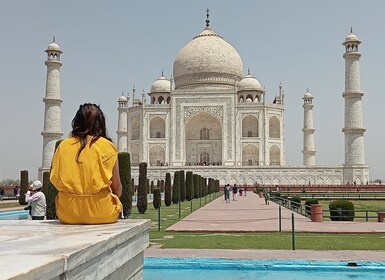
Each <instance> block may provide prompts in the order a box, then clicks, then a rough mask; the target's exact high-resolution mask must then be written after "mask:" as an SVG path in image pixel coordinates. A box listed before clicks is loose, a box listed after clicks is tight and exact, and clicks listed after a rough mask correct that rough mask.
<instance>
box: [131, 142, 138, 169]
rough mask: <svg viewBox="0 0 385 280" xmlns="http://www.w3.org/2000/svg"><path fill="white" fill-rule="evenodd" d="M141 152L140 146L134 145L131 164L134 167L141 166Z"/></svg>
mask: <svg viewBox="0 0 385 280" xmlns="http://www.w3.org/2000/svg"><path fill="white" fill-rule="evenodd" d="M139 152H140V148H139V145H132V148H131V163H132V165H134V166H138V165H139V160H140V158H139Z"/></svg>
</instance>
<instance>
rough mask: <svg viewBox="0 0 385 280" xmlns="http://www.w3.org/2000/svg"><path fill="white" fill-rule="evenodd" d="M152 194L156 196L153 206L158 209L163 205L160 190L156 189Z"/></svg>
mask: <svg viewBox="0 0 385 280" xmlns="http://www.w3.org/2000/svg"><path fill="white" fill-rule="evenodd" d="M152 194H153V195H154V199H153V200H152V204H153V205H154V208H155V209H158V208H159V207H160V206H161V204H162V200H161V195H160V189H154V191H153V192H152Z"/></svg>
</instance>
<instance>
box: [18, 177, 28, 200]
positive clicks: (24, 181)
mask: <svg viewBox="0 0 385 280" xmlns="http://www.w3.org/2000/svg"><path fill="white" fill-rule="evenodd" d="M28 188H29V181H28V171H27V170H22V171H20V196H19V204H20V205H27V204H28V203H27V202H25V194H26V193H27V191H28Z"/></svg>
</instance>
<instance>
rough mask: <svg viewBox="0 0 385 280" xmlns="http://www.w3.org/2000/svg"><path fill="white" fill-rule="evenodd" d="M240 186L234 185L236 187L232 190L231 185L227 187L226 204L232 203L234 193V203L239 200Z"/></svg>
mask: <svg viewBox="0 0 385 280" xmlns="http://www.w3.org/2000/svg"><path fill="white" fill-rule="evenodd" d="M238 190H239V188H238V186H237V184H234V186H233V187H232V188H231V187H230V185H229V184H226V186H225V200H226V203H230V193H231V192H232V193H233V201H237V200H238Z"/></svg>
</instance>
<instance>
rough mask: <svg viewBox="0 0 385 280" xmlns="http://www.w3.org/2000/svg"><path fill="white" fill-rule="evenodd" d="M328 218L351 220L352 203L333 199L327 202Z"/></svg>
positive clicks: (352, 218) (352, 212)
mask: <svg viewBox="0 0 385 280" xmlns="http://www.w3.org/2000/svg"><path fill="white" fill-rule="evenodd" d="M329 211H330V220H332V221H353V220H354V204H353V203H352V202H351V201H349V200H334V201H332V202H330V204H329Z"/></svg>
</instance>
